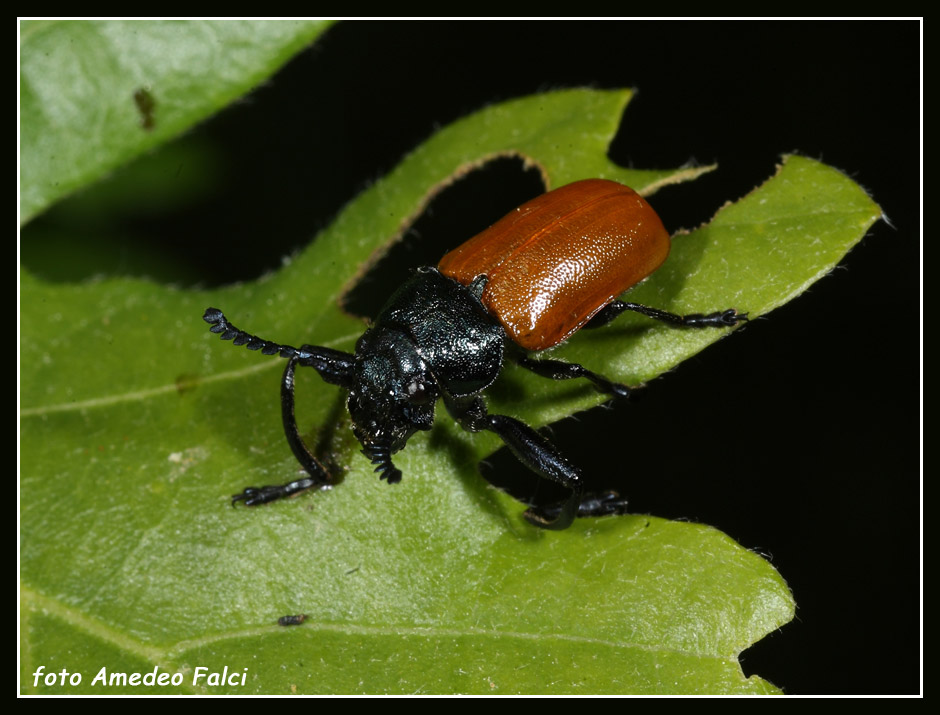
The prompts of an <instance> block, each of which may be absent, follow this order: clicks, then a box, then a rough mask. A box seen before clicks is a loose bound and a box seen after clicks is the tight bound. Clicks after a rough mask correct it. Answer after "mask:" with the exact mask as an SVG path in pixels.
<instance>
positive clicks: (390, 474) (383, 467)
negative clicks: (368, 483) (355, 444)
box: [362, 445, 401, 484]
mask: <svg viewBox="0 0 940 715" xmlns="http://www.w3.org/2000/svg"><path fill="white" fill-rule="evenodd" d="M362 453H363V454H364V455H366V456H367V457H368V458H369V461H370V462H372V464H376V465H378V466H377V467H376V468H375V471H376V472H378V473H379V479H385V480H387V481H388V483H389V484H397V483H398V482H400V481H401V470H400V469H399V468H398V467H396V466H395V465H394V464H392V453H391V451H390V450H389V448H388V447H378V446H374V445H370V446H369V447H368V448H365V449H363V450H362Z"/></svg>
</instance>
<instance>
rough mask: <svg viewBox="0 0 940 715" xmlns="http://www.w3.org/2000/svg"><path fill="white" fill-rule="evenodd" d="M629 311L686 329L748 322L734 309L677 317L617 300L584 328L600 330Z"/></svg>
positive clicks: (597, 314)
mask: <svg viewBox="0 0 940 715" xmlns="http://www.w3.org/2000/svg"><path fill="white" fill-rule="evenodd" d="M628 310H631V311H633V312H634V313H640V314H642V315H645V316H647V317H648V318H653V319H654V320H661V321H662V322H664V323H669V324H670V325H676V326H681V327H685V328H727V327H731V326H733V325H737V324H738V323H742V322H744V321H746V320H747V313H739V312H737V311H736V310H735V309H734V308H728V309H727V310H719V311H717V312H714V313H708V314H707V315H703V314H702V313H692V314H690V315H676V314H675V313H668V312H666V311H665V310H659V309H658V308H650V307H649V306H646V305H640V304H639V303H627V302H626V301H622V300H615V301H614V302H613V303H608V304H607V305H605V306H604V307H603V308H601V309H600V310H599V311H598V312H597V313H595V314H594V317H593V318H591V319H590V320H589V321H588V322H587V323H586V324H585V325H584V328H599V327H601V326H602V325H607V323H609V322H610V321H612V320H613V319H614V318H616V317H617V316H619V315H620V314H621V313H624V312H626V311H628Z"/></svg>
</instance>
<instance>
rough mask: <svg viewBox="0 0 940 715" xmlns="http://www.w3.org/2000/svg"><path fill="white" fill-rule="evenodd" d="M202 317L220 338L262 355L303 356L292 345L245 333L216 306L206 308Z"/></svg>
mask: <svg viewBox="0 0 940 715" xmlns="http://www.w3.org/2000/svg"><path fill="white" fill-rule="evenodd" d="M202 319H203V320H205V321H206V322H207V323H209V325H210V326H212V327H210V328H209V332H211V333H216V334H217V335H218V336H219V337H220V338H221V339H222V340H231V341H233V345H244V346H245V347H246V348H247V349H248V350H260V351H261V354H262V355H280V356H281V357H284V358H289V357H293V356H294V355H298V356H300V357H305V356H304V355H303V353H301V351H300V350H298V349H297V348H295V347H293V346H292V345H281V344H280V343H272V342H271V341H270V340H264V339H262V338H259V337H258V336H257V335H252V334H251V333H246V332H245V331H244V330H240V329H239V328H236V327H235V326H234V325H232V324H231V323H230V322H228V318H226V317H225V314H224V313H223V312H222V311H221V310H219V309H218V308H206V312H205V313H203V314H202Z"/></svg>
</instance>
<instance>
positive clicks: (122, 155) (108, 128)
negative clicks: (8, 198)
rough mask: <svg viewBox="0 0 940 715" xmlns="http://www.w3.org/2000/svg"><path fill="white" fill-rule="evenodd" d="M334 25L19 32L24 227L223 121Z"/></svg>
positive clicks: (174, 24)
mask: <svg viewBox="0 0 940 715" xmlns="http://www.w3.org/2000/svg"><path fill="white" fill-rule="evenodd" d="M328 26H329V23H326V22H311V21H290V22H282V21H277V22H253V21H246V22H236V21H200V22H193V21H179V20H173V21H160V22H154V21H147V22H141V21H135V20H125V21H71V20H70V21H63V20H34V21H31V22H23V23H22V25H21V29H20V221H21V222H22V223H26V222H27V221H29V219H31V218H32V217H33V216H35V215H36V214H37V213H39V212H40V211H42V210H44V209H46V208H47V207H48V206H49V205H51V204H52V203H53V202H55V201H56V200H58V199H60V198H62V197H63V196H65V195H67V194H69V193H71V192H72V191H74V190H76V189H78V188H81V187H82V186H86V185H88V184H89V183H91V182H93V181H96V180H97V179H100V178H101V177H102V176H103V175H104V174H106V173H107V172H109V171H111V170H112V169H114V168H115V167H117V166H120V165H121V164H125V163H127V162H128V161H129V160H130V159H132V158H134V157H136V156H139V155H140V154H142V153H144V152H145V151H147V150H148V149H151V148H153V147H156V146H159V145H160V144H163V143H165V142H166V141H167V140H168V139H171V138H173V137H176V136H178V135H179V134H181V133H182V132H184V131H186V130H187V129H189V128H190V127H192V126H193V125H194V124H196V123H197V122H200V121H202V120H203V119H205V118H206V117H209V116H211V115H212V114H214V113H215V112H217V111H219V110H220V109H222V108H223V107H224V106H226V105H227V104H230V103H231V102H232V101H233V100H235V99H237V98H238V97H240V96H242V95H243V94H245V93H246V92H248V91H249V90H250V89H251V88H252V87H254V86H255V85H257V84H258V83H259V82H261V81H262V80H264V79H266V78H267V77H269V76H271V75H272V74H274V72H275V71H277V70H278V68H280V67H281V66H282V65H283V64H284V63H285V62H286V61H287V60H288V59H290V58H291V57H292V56H293V55H294V54H296V53H297V52H298V51H299V50H301V49H303V48H304V47H305V46H307V45H309V44H310V43H311V42H313V40H314V39H315V38H316V37H317V36H318V35H319V34H320V33H322V32H323V31H324V30H325V29H326V28H327V27H328Z"/></svg>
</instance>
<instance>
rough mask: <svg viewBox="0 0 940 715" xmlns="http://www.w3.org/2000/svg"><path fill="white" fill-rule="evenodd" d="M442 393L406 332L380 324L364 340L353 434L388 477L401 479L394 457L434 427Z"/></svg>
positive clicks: (359, 347)
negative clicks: (395, 466) (411, 441)
mask: <svg viewBox="0 0 940 715" xmlns="http://www.w3.org/2000/svg"><path fill="white" fill-rule="evenodd" d="M439 396H440V389H439V388H438V386H437V382H436V381H435V380H434V377H433V375H432V374H431V371H430V370H429V369H428V366H427V364H426V363H425V361H424V360H423V359H422V358H421V356H420V355H419V354H418V352H417V349H416V347H415V345H414V343H413V342H412V341H411V340H410V339H409V338H408V336H406V335H405V334H404V333H402V332H400V331H399V330H396V329H394V328H389V327H380V328H373V329H371V330H367V331H366V332H365V334H363V336H362V337H361V338H360V339H359V342H358V343H357V344H356V364H355V367H354V370H353V379H352V385H351V387H350V388H349V400H348V402H347V405H348V408H349V415H350V417H351V418H352V421H353V433H354V434H355V435H356V438H357V439H358V440H359V442H360V443H361V444H362V451H363V453H364V454H365V455H366V456H367V457H369V458H370V459H371V460H372V461H373V462H374V463H375V464H377V465H379V466H378V469H377V470H376V471H382V472H383V474H382V477H383V478H386V479H388V480H389V481H398V479H400V478H401V473H400V472H398V470H396V469H395V468H394V467H393V466H392V464H391V455H392V454H393V453H395V452H397V451H399V450H400V449H402V447H404V446H405V444H406V443H407V442H408V439H409V438H410V437H411V435H413V434H414V433H415V432H416V431H418V430H429V429H431V426H432V424H433V423H434V404H435V402H436V401H437V398H438V397H439ZM396 477H397V478H396Z"/></svg>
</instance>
